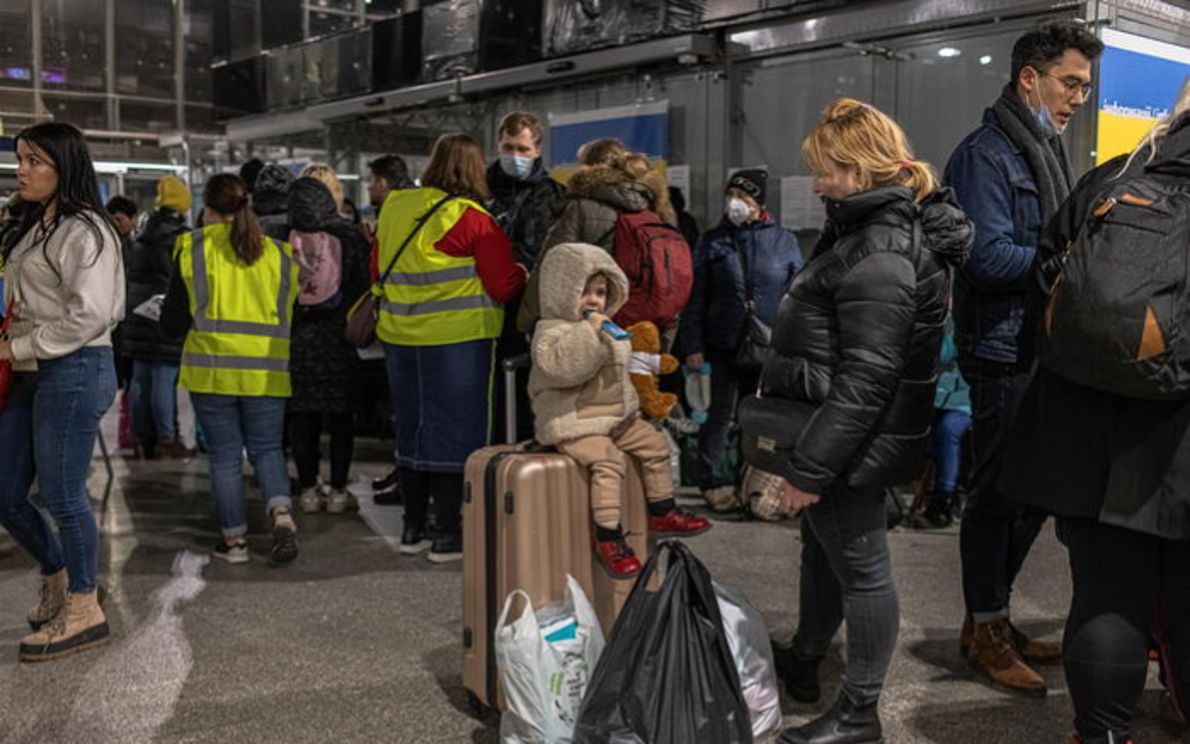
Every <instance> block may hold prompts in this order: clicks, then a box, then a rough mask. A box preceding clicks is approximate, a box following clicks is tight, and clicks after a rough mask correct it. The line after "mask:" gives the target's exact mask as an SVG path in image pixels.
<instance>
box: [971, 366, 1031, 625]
mask: <svg viewBox="0 0 1190 744" xmlns="http://www.w3.org/2000/svg"><path fill="white" fill-rule="evenodd" d="M959 366H960V367H961V368H962V371H963V377H965V378H966V379H967V382H968V383H970V385H971V411H972V418H973V427H972V429H971V435H972V437H973V443H974V445H975V447H974V449H975V474H974V477H973V478H972V483H971V490H970V492H969V493H968V494H967V503H966V507H965V508H964V509H963V523H962V525H961V527H960V529H959V548H960V551H959V552H960V555H961V557H962V563H963V597H964V599H965V600H966V603H967V612H968V613H970V614H971V615H972V616H973V617H974V619H975V622H991V621H993V620H999V619H1002V618H1007V617H1008V616H1009V608H1008V604H1009V598H1010V597H1011V595H1012V585H1013V583H1015V581H1016V577H1017V574H1018V573H1020V570H1021V567H1022V566H1023V565H1024V563H1025V558H1027V557H1028V555H1029V550H1030V549H1031V548H1032V547H1033V541H1034V540H1036V539H1037V534H1038V533H1039V532H1040V531H1041V525H1042V524H1043V523H1044V522H1045V514H1044V513H1043V512H1042V511H1041V510H1039V509H1036V508H1034V507H1032V506H1029V505H1026V504H1022V503H1020V502H1017V501H1014V500H1013V499H1012V498H1011V497H1010V496H1009V495H1008V494H1005V493H1003V492H1001V490H1000V488H999V486H998V481H999V479H1000V466H1001V464H1002V463H1003V461H1004V453H1005V451H1006V450H1007V446H1008V437H1009V436H1011V435H1012V429H1013V426H1014V424H1015V423H1016V417H1017V414H1018V413H1019V411H1020V408H1021V403H1022V401H1023V400H1024V397H1025V391H1026V390H1027V389H1028V387H1029V379H1030V376H1029V375H1028V374H1016V373H1015V372H1014V371H1013V370H1012V368H1011V367H1010V366H1008V365H1003V364H996V363H994V362H986V361H982V360H978V359H970V358H962V359H960V360H959Z"/></svg>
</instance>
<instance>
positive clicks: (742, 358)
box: [732, 235, 773, 375]
mask: <svg viewBox="0 0 1190 744" xmlns="http://www.w3.org/2000/svg"><path fill="white" fill-rule="evenodd" d="M732 242H733V243H735V244H736V253H738V254H739V256H740V267H741V270H742V271H743V272H744V277H743V278H744V331H743V334H742V335H741V337H740V345H739V346H738V347H737V348H736V353H735V366H736V369H737V370H739V371H740V372H743V373H745V374H752V375H758V374H760V371H761V370H762V369H764V363H765V362H766V361H767V360H768V358H769V349H770V348H771V347H772V339H773V329H772V328H770V327H769V325H768V324H767V323H765V322H764V321H763V320H761V319H760V317H759V316H758V315H757V314H756V302H755V301H754V300H753V297H752V283H751V282H750V281H749V280H748V259H747V258H746V257H745V255H744V249H743V248H742V247H741V246H740V244H739V243H738V242H736V240H735V236H734V235H733V236H732Z"/></svg>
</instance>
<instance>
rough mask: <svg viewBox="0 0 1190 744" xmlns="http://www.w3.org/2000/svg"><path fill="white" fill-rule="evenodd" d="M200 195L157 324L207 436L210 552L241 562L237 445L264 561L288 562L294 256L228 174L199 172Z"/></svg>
mask: <svg viewBox="0 0 1190 744" xmlns="http://www.w3.org/2000/svg"><path fill="white" fill-rule="evenodd" d="M203 205H204V209H203V215H202V220H203V225H204V227H203V228H202V229H200V230H195V231H194V232H192V233H187V234H184V235H181V236H180V237H179V238H178V243H177V248H176V258H175V265H174V276H173V279H172V281H171V283H170V288H169V294H168V295H167V296H166V299H165V305H164V307H163V308H162V313H161V326H162V328H163V330H165V331H166V333H168V334H171V335H175V336H180V335H182V334H186V344H185V346H184V347H183V350H182V368H181V376H180V383H181V385H182V387H184V388H186V389H187V390H189V391H190V394H191V400H193V402H194V411H195V413H196V414H197V415H198V420H199V423H201V424H202V428H203V431H204V432H205V433H206V437H207V442H208V443H209V449H210V459H211V493H212V494H213V495H214V497H215V511H216V513H217V514H218V517H219V525H220V527H221V528H222V530H223V539H222V540H220V541H219V542H218V544H217V545H216V546H215V550H214V555H215V557H216V558H220V559H222V560H225V561H227V562H228V563H247V562H248V541H247V539H245V534H246V533H247V532H248V518H247V514H246V509H245V505H244V456H243V452H244V449H245V448H247V450H248V457H249V458H251V460H252V466H253V469H254V470H255V473H256V480H257V482H258V483H259V484H260V488H261V490H262V491H263V492H264V497H265V501H266V503H267V504H268V512H269V515H270V517H271V518H272V524H273V549H272V552H271V553H270V554H269V564H270V565H278V564H282V563H288V562H290V561H292V560H293V559H294V558H296V557H297V551H298V548H297V537H296V534H297V526H296V524H295V523H294V521H293V514H292V504H291V500H290V493H289V474H288V473H287V471H286V467H285V453H284V450H283V449H282V431H283V428H284V425H285V406H286V403H287V400H288V398H289V395H290V384H289V333H290V326H291V323H292V320H293V311H294V302H295V301H296V300H297V293H298V265H297V262H296V261H294V259H293V251H292V250H291V249H290V247H289V244H287V243H283V242H280V241H276V240H273V239H271V238H268V237H266V236H265V235H264V233H263V232H262V231H261V227H260V223H259V222H258V221H257V219H256V216H255V215H254V214H253V213H252V210H251V209H250V207H249V205H248V188H247V186H246V185H245V184H244V182H243V181H242V180H240V178H239V177H238V176H233V175H230V174H220V175H217V176H215V177H214V178H212V179H211V180H210V181H208V182H207V187H206V190H205V191H204V192H203Z"/></svg>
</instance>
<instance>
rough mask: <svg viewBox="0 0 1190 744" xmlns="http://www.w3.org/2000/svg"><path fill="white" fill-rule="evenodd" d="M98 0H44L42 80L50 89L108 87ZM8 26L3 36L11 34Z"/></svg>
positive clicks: (91, 89) (103, 88) (99, 88)
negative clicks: (105, 77)
mask: <svg viewBox="0 0 1190 744" xmlns="http://www.w3.org/2000/svg"><path fill="white" fill-rule="evenodd" d="M95 5H96V3H95V0H42V3H41V34H42V36H41V38H42V52H41V65H42V70H41V82H42V85H43V86H44V87H45V88H46V89H47V90H52V89H69V90H89V91H104V90H106V88H107V86H106V81H105V80H104V68H105V65H104V59H105V57H104V52H105V45H104V38H103V36H104V16H103V13H102V12H96V9H95ZM10 35H11V34H9V33H8V31H7V29H5V32H4V34H3V36H4V37H5V38H7V37H9V36H10Z"/></svg>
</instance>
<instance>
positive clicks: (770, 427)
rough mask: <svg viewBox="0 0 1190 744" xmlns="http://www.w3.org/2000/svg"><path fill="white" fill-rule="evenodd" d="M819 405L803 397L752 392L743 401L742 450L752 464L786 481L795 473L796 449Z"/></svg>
mask: <svg viewBox="0 0 1190 744" xmlns="http://www.w3.org/2000/svg"><path fill="white" fill-rule="evenodd" d="M815 410H817V406H815V405H814V404H813V403H808V402H806V401H802V400H788V399H786V398H762V397H760V396H758V395H749V396H748V397H747V398H744V399H743V400H742V401H740V405H739V408H738V409H737V411H736V417H737V418H738V420H739V423H740V449H741V450H742V451H743V453H744V459H745V460H747V461H748V462H749V463H750V464H751V465H752V466H754V467H757V468H760V469H761V470H764V471H766V472H769V473H772V474H773V475H779V476H781V477H782V478H785V479H786V480H789V479H790V476H791V475H792V473H793V459H792V458H793V451H794V447H796V446H797V442H798V439H800V438H801V436H802V431H804V430H805V428H806V425H807V424H809V423H810V418H811V417H812V416H813V415H814V411H815Z"/></svg>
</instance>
